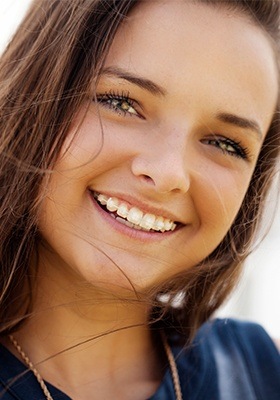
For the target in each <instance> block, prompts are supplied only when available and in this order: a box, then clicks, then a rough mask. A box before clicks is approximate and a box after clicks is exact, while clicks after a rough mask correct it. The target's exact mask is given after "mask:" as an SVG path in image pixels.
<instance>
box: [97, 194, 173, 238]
mask: <svg viewBox="0 0 280 400" xmlns="http://www.w3.org/2000/svg"><path fill="white" fill-rule="evenodd" d="M93 197H94V199H95V200H96V201H97V203H98V204H99V205H100V206H101V207H102V208H103V210H106V211H107V212H109V214H110V215H111V216H112V217H113V218H115V219H116V220H117V221H119V222H120V223H122V224H124V225H127V226H129V227H130V228H134V229H137V230H144V231H156V232H167V231H174V230H175V229H176V227H177V225H176V223H175V222H174V221H171V220H170V219H167V218H164V217H162V216H159V215H154V214H151V213H145V212H144V211H142V210H140V209H139V208H137V207H133V206H129V205H128V204H127V203H124V202H123V201H121V200H119V199H117V198H116V197H109V196H106V195H104V194H100V193H97V192H93Z"/></svg>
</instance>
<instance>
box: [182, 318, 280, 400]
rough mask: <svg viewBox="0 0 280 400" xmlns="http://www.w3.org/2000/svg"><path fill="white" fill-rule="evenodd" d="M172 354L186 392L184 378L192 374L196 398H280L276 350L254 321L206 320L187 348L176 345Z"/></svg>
mask: <svg viewBox="0 0 280 400" xmlns="http://www.w3.org/2000/svg"><path fill="white" fill-rule="evenodd" d="M176 354H177V357H178V365H179V367H180V370H181V379H182V381H183V385H185V390H186V391H187V392H190V388H189V386H190V383H186V382H188V380H189V379H190V376H192V383H191V385H192V386H193V385H194V386H195V390H196V391H197V396H199V398H200V399H204V398H205V399H206V398H215V399H220V398H221V399H223V400H235V399H245V398H246V400H256V399H270V400H274V399H275V400H276V399H279V398H280V379H279V376H280V356H279V352H278V350H277V348H276V346H275V344H274V343H273V341H272V340H271V338H270V337H269V336H268V334H267V333H266V332H265V330H264V329H263V328H262V327H261V326H259V325H257V324H254V323H249V322H240V321H237V320H232V319H216V320H213V321H210V322H208V323H206V324H204V325H203V326H202V327H201V328H200V329H199V331H198V333H197V335H196V337H195V339H194V341H193V343H192V344H191V346H190V347H189V348H188V349H181V350H179V348H177V350H176ZM193 389H194V387H192V390H193ZM204 391H205V393H204ZM207 393H208V396H209V394H210V397H207ZM211 396H212V397H211ZM190 398H192V397H190ZM194 398H195V397H194Z"/></svg>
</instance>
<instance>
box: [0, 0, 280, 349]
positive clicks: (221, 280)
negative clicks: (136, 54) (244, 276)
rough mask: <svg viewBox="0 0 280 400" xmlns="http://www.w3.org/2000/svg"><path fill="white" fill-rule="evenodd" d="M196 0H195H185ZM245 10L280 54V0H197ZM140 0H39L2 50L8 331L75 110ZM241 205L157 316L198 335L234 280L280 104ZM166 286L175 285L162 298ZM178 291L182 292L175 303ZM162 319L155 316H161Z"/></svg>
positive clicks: (2, 245) (272, 157) (0, 280)
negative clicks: (46, 188)
mask: <svg viewBox="0 0 280 400" xmlns="http://www.w3.org/2000/svg"><path fill="white" fill-rule="evenodd" d="M186 1H188V0H186ZM196 2H198V3H205V4H207V5H209V7H228V8H229V9H230V10H231V11H232V12H238V13H241V14H244V15H245V16H246V17H248V19H250V20H252V21H254V23H255V24H258V25H259V26H261V28H262V29H263V30H264V31H265V32H266V33H267V34H268V35H269V37H270V39H271V42H272V43H273V47H274V49H275V56H276V60H277V62H278V54H279V22H280V21H279V14H280V3H279V1H273V0H271V1H269V0H266V1H258V0H225V1H222V2H221V1H217V0H196ZM139 3H140V1H135V0H71V1H68V0H35V1H33V3H32V5H31V7H30V9H29V11H28V13H27V15H26V17H25V19H24V20H23V21H22V23H21V25H20V26H19V28H18V30H17V32H16V33H15V35H14V37H13V39H12V40H11V41H10V43H9V45H8V47H7V49H6V50H5V52H4V54H3V55H2V58H1V60H0V131H1V138H0V187H1V193H0V199H1V200H0V236H1V242H0V335H6V334H9V333H12V332H13V331H15V330H17V329H18V328H19V326H20V325H21V324H23V323H24V321H25V320H26V319H27V318H28V316H29V315H30V313H32V293H33V287H34V284H35V282H36V273H35V274H34V270H31V265H32V264H34V263H32V262H31V261H32V259H33V257H34V254H36V247H37V242H38V237H39V233H38V230H37V224H36V219H37V212H38V208H39V206H40V204H41V201H42V199H43V195H42V190H41V187H42V181H43V179H44V178H45V177H46V176H47V175H48V174H49V173H50V171H51V170H52V168H53V166H54V163H55V162H56V160H57V158H58V156H59V154H60V152H61V148H62V145H63V143H64V141H65V138H66V135H67V132H68V130H69V126H70V124H71V119H72V118H73V115H74V114H75V113H76V112H77V110H78V109H79V108H80V107H81V104H82V102H83V100H84V99H85V97H86V95H87V93H88V91H89V88H90V86H91V85H92V81H93V79H95V78H96V77H98V75H99V73H100V71H101V69H102V65H103V63H104V60H105V58H106V55H107V52H108V50H109V48H110V45H111V43H112V40H113V38H114V35H115V33H116V31H117V29H118V27H119V26H120V24H121V23H122V22H123V21H125V20H126V18H127V15H128V14H129V12H130V11H131V10H132V9H133V8H134V7H135V6H136V5H138V4H139ZM275 111H276V112H275V114H274V117H273V121H272V123H271V126H270V128H269V130H268V133H267V136H266V138H265V141H264V143H263V146H262V149H261V152H260V155H259V158H258V161H257V165H256V168H255V170H254V174H253V177H252V180H251V183H250V186H249V189H248V191H247V193H246V195H245V198H244V201H243V203H242V206H241V208H240V211H239V213H238V215H237V217H236V219H235V221H234V223H233V225H232V226H231V228H230V230H229V231H228V233H227V234H226V236H225V238H224V239H223V241H222V242H221V243H220V244H219V245H218V247H217V248H216V249H215V251H214V252H213V253H212V254H211V255H209V257H207V259H206V260H204V261H203V262H202V263H201V264H200V265H197V266H194V267H193V268H191V269H190V270H188V271H186V272H184V274H180V276H177V277H175V278H174V279H173V280H172V281H171V282H169V283H168V284H166V285H165V286H164V287H161V288H160V289H159V288H157V290H154V291H153V293H151V296H152V297H153V304H154V307H153V311H152V312H151V326H152V327H153V326H154V327H155V328H156V327H158V326H160V327H164V329H165V330H166V331H167V333H170V332H171V331H173V330H174V329H176V330H178V329H180V332H183V334H184V338H185V340H187V341H188V340H190V339H191V338H192V336H193V335H194V333H195V331H196V329H197V328H198V327H199V326H200V325H201V324H202V323H203V322H204V321H205V320H207V319H208V318H209V317H210V316H211V315H212V313H213V312H214V311H215V310H216V309H217V307H218V306H219V305H220V304H221V303H222V302H223V301H224V299H225V298H226V297H227V295H228V293H229V292H230V291H231V289H232V287H233V286H234V285H235V283H236V281H237V279H238V277H239V274H240V270H241V265H242V263H243V261H244V259H245V258H246V256H247V255H248V254H249V252H250V249H251V244H252V240H253V238H254V237H255V233H256V230H257V229H258V227H259V223H260V220H261V215H262V212H263V208H264V200H265V198H266V196H267V193H268V190H269V187H270V184H271V181H272V177H273V176H274V175H275V172H276V168H277V159H278V157H279V149H280V131H279V121H278V111H279V104H278V105H277V109H276V110H275ZM159 293H161V294H162V293H165V294H166V293H167V294H168V299H169V300H168V301H167V302H162V300H161V299H160V296H158V294H159ZM178 293H180V294H181V301H180V305H179V306H178V307H174V299H176V296H177V295H178ZM155 321H156V322H155Z"/></svg>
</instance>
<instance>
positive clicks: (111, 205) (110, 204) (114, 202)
mask: <svg viewBox="0 0 280 400" xmlns="http://www.w3.org/2000/svg"><path fill="white" fill-rule="evenodd" d="M106 208H107V210H109V211H111V212H115V211H117V209H118V208H119V200H118V199H116V198H115V197H110V198H109V199H108V200H107V205H106Z"/></svg>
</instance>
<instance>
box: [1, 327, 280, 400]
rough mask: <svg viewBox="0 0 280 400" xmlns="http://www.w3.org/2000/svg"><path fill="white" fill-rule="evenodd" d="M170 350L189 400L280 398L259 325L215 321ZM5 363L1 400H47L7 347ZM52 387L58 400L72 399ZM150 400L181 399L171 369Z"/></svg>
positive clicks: (276, 365)
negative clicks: (189, 341) (186, 343)
mask: <svg viewBox="0 0 280 400" xmlns="http://www.w3.org/2000/svg"><path fill="white" fill-rule="evenodd" d="M170 345H171V347H172V351H173V354H174V356H175V358H176V362H177V367H178V372H179V377H180V383H181V388H182V393H183V399H184V400H279V399H280V356H279V353H278V351H277V349H276V347H275V345H274V343H273V342H272V341H271V339H270V338H269V336H268V335H267V334H266V332H265V331H264V330H263V328H261V327H260V326H259V325H256V324H252V323H247V322H239V321H235V320H230V319H229V320H226V319H225V320H214V321H212V322H208V323H206V324H204V325H203V326H202V327H201V328H200V329H199V331H198V333H197V335H196V337H195V340H194V341H193V343H192V345H191V346H189V347H188V348H187V349H183V348H181V347H178V346H175V345H172V342H171V343H170ZM0 360H1V361H0V388H1V389H0V399H1V400H14V399H18V400H45V396H44V394H43V392H42V389H41V387H40V386H39V384H38V382H37V380H36V378H35V377H34V375H33V373H32V372H30V371H28V372H27V373H26V367H25V365H24V364H22V362H21V361H19V360H18V359H17V358H16V357H15V356H14V355H12V354H11V353H10V352H9V351H8V350H7V349H6V348H5V347H3V346H0ZM22 373H23V375H22ZM15 378H16V379H15ZM47 386H48V389H49V391H50V393H51V395H52V397H53V398H54V399H55V400H70V397H69V396H67V395H66V394H64V393H62V392H61V391H60V390H58V389H57V388H55V387H54V386H52V385H50V384H48V383H47ZM100 400H107V399H100ZM108 400H109V399H108ZM110 400H111V399H110ZM132 400H133V399H132ZM150 400H176V397H175V394H174V387H173V382H172V378H171V374H170V371H169V370H167V371H166V374H165V376H164V378H163V381H162V383H161V385H160V386H159V388H158V390H157V391H156V393H155V394H154V395H153V396H152V397H151V399H150Z"/></svg>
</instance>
